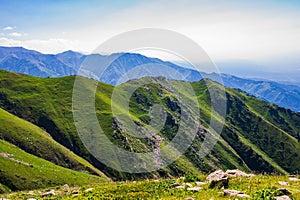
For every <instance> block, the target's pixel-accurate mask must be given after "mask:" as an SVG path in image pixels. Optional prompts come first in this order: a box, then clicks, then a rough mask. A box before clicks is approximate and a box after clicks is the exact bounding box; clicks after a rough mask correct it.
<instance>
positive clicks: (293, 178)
mask: <svg viewBox="0 0 300 200" xmlns="http://www.w3.org/2000/svg"><path fill="white" fill-rule="evenodd" d="M289 181H300V179H299V178H296V177H290V178H289Z"/></svg>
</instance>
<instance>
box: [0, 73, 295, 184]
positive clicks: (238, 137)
mask: <svg viewBox="0 0 300 200" xmlns="http://www.w3.org/2000/svg"><path fill="white" fill-rule="evenodd" d="M73 83H74V77H64V78H58V79H41V78H35V77H28V76H22V75H19V74H14V73H9V72H5V71H2V72H1V73H0V86H1V88H0V97H1V98H0V106H1V107H2V108H4V109H5V110H8V111H9V112H10V113H13V114H15V115H17V116H19V117H21V118H23V119H26V120H28V121H30V122H33V123H34V124H37V125H38V126H40V127H43V128H44V129H45V130H46V131H47V132H49V133H50V134H51V136H52V137H53V138H54V139H55V140H56V141H58V142H59V143H61V144H63V145H64V146H66V147H68V148H70V149H71V150H73V151H74V152H76V153H77V154H79V155H80V156H82V157H84V158H86V159H88V160H89V161H90V162H92V163H93V164H94V166H97V167H98V168H99V169H101V170H103V171H104V172H105V173H106V174H108V175H109V176H111V177H118V178H121V179H127V178H130V177H134V178H138V177H143V175H130V174H124V173H119V172H116V171H113V170H111V169H109V168H105V167H104V166H102V165H101V164H100V163H99V162H97V161H95V159H93V157H92V156H91V155H89V153H88V152H87V151H86V149H85V148H84V146H83V145H82V143H81V142H80V140H79V137H78V135H77V134H76V130H75V126H74V123H73V117H72V112H71V103H72V102H71V100H72V99H71V98H72V86H73ZM127 86H130V84H127V85H126V84H125V85H123V86H121V87H127ZM192 86H193V88H194V89H195V92H196V94H197V96H198V100H199V103H200V105H201V119H202V121H203V124H204V125H205V126H207V124H208V122H209V119H210V117H214V118H218V116H217V115H214V116H211V111H210V107H209V105H210V102H209V94H208V92H207V85H205V83H204V82H203V81H200V82H197V83H193V84H192ZM149 87H150V92H149V91H148V90H146V89H143V88H141V89H139V90H137V91H136V92H135V94H134V95H133V97H132V99H131V110H130V112H131V115H132V118H133V119H134V120H135V121H136V122H139V123H141V124H147V122H148V121H149V117H147V114H148V112H149V108H150V107H149V105H147V104H149V103H160V104H162V105H163V106H164V108H165V109H166V110H167V111H168V114H169V118H168V120H167V121H168V124H167V125H166V126H165V127H164V129H163V131H162V132H161V133H160V134H161V135H162V136H163V137H164V138H166V139H168V140H169V139H171V138H172V137H173V135H172V134H174V133H176V126H177V125H178V124H176V120H177V118H176V112H178V111H176V109H175V110H172V109H171V108H172V106H174V105H175V108H176V99H175V100H171V101H169V99H173V98H170V97H172V96H173V94H172V93H171V92H169V91H167V90H165V89H164V88H161V87H160V86H159V85H155V84H154V85H149ZM209 87H217V88H218V87H219V86H218V84H216V83H213V82H209ZM113 89H114V87H113V86H110V85H107V84H103V83H99V84H98V89H97V93H96V108H97V116H98V118H99V121H100V124H101V127H102V128H103V129H104V130H105V132H106V134H107V135H108V136H109V137H110V138H111V139H113V142H114V143H116V144H117V145H120V146H122V147H124V148H125V149H126V148H128V149H132V148H133V149H135V150H137V151H143V150H146V151H147V150H149V149H151V146H147V143H145V141H142V140H140V141H139V140H137V139H135V138H134V137H132V136H130V135H129V134H127V133H125V132H124V131H122V129H120V127H114V123H113V118H112V114H111V107H110V96H111V92H112V90H113ZM161 92H162V94H163V97H160V96H159V95H157V94H159V93H161ZM183 93H184V92H183ZM227 98H228V102H227V107H228V117H227V119H226V120H227V124H226V125H225V127H224V130H223V132H222V135H221V136H222V139H221V140H220V141H219V142H218V144H217V145H216V147H215V148H214V150H213V151H212V153H211V154H210V155H208V157H206V158H203V159H199V158H198V157H197V152H198V150H199V149H200V146H201V137H200V136H199V137H197V138H196V140H195V142H194V143H193V145H192V147H191V148H190V149H189V151H188V152H187V153H186V154H185V155H184V157H182V158H181V160H179V161H178V162H176V163H174V164H173V165H171V166H170V167H169V168H168V169H164V170H163V171H161V172H158V174H157V175H162V176H165V175H166V176H168V175H175V176H178V175H181V174H184V173H186V172H187V171H189V170H190V171H193V173H196V174H197V173H199V171H204V172H208V171H211V170H213V169H215V168H225V169H226V168H241V169H244V170H254V171H266V172H274V171H275V172H278V171H281V172H285V171H288V172H295V171H297V170H299V169H300V166H299V164H300V159H292V158H297V157H299V152H300V151H299V150H298V149H299V143H297V140H295V138H294V137H293V134H294V133H293V132H290V131H288V128H285V130H282V129H283V128H282V127H281V126H280V124H279V123H278V122H276V121H272V120H271V119H268V118H263V117H261V116H260V115H263V113H262V112H260V111H259V110H255V109H254V108H252V107H253V106H252V104H262V102H261V101H258V100H255V99H253V100H252V102H253V103H252V104H250V103H249V101H247V99H248V98H250V97H248V96H247V97H243V94H242V93H240V92H237V91H234V90H227ZM243 98H246V99H245V101H244V100H243ZM266 106H267V107H268V106H270V105H269V104H267V105H266ZM120 109H122V108H120ZM254 111H255V112H254ZM280 115H281V116H282V118H284V119H286V121H287V125H286V126H289V127H293V130H294V131H298V130H299V129H298V127H297V126H296V125H297V123H298V122H299V121H297V118H295V117H291V116H289V115H287V114H285V112H280ZM293 115H294V114H293ZM291 118H292V119H295V120H294V121H293V122H290V121H292V120H291ZM114 129H115V130H116V132H115V133H114V132H113V130H114ZM125 139H126V140H125ZM280 142H283V145H282V144H281V143H280ZM145 145H146V147H145ZM187 161H188V165H187V166H189V169H185V168H184V164H183V163H184V162H187ZM146 176H148V175H146ZM150 177H151V175H150Z"/></svg>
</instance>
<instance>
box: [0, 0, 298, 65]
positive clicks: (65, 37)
mask: <svg viewBox="0 0 300 200" xmlns="http://www.w3.org/2000/svg"><path fill="white" fill-rule="evenodd" d="M299 10H300V3H299V1H221V0H219V1H196V0H188V1H186V0H185V1H183V0H182V1H179V0H175V1H156V0H154V1H134V0H132V1H126V0H124V1H122V0H120V1H96V0H94V1H79V0H66V1H59V0H41V1H38V0H35V1H34V0H30V1H17V0H16V1H13V0H5V1H4V0H0V29H1V30H0V45H4V46H24V47H26V48H30V49H35V50H38V51H41V52H44V53H57V52H61V51H64V50H68V49H72V50H76V51H81V52H91V51H92V50H93V49H95V48H96V47H97V46H98V45H99V44H101V43H102V42H103V41H105V40H107V39H109V38H110V37H112V36H114V35H116V34H119V33H122V32H125V31H130V30H133V29H138V28H145V27H154V28H165V29H170V30H173V31H177V32H179V33H181V34H184V35H186V36H187V37H189V38H191V39H193V40H194V41H196V42H197V43H198V44H199V45H200V46H202V47H203V48H204V49H205V50H206V52H207V53H208V55H209V56H210V57H211V58H212V59H213V60H214V61H216V62H219V61H220V62H221V61H222V62H223V61H232V60H248V61H253V62H260V63H263V62H269V61H270V60H285V59H286V58H288V59H290V60H295V58H297V57H299V55H300V12H299ZM291 62H292V61H291ZM298 67H299V68H300V65H299V66H298Z"/></svg>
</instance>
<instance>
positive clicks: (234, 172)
mask: <svg viewBox="0 0 300 200" xmlns="http://www.w3.org/2000/svg"><path fill="white" fill-rule="evenodd" d="M225 174H226V175H227V176H230V177H249V178H251V177H253V176H254V174H247V173H245V172H243V171H241V170H238V169H233V170H227V171H226V172H225Z"/></svg>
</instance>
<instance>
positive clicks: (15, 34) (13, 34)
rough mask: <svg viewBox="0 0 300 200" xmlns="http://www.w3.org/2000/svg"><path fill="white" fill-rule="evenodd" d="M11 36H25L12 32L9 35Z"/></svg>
mask: <svg viewBox="0 0 300 200" xmlns="http://www.w3.org/2000/svg"><path fill="white" fill-rule="evenodd" d="M8 35H9V36H12V37H21V36H23V35H24V34H23V33H18V32H12V33H10V34H8Z"/></svg>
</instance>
